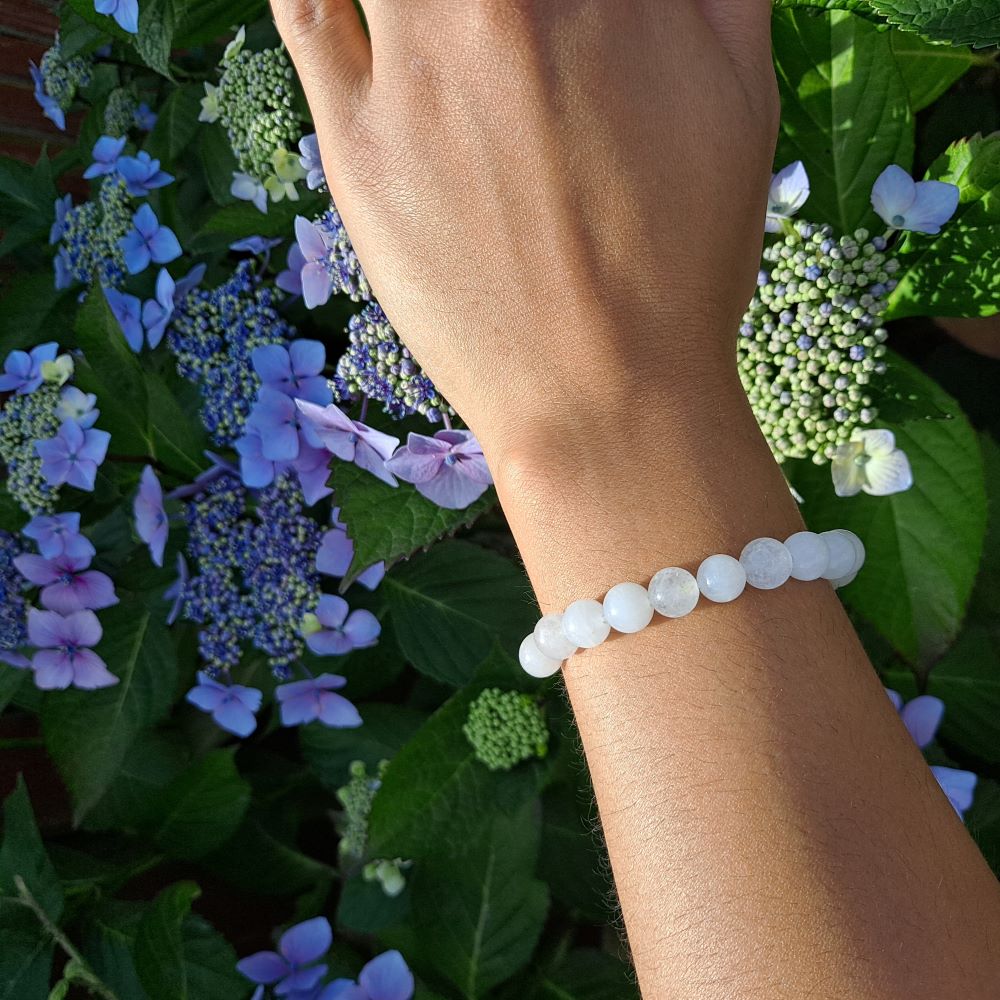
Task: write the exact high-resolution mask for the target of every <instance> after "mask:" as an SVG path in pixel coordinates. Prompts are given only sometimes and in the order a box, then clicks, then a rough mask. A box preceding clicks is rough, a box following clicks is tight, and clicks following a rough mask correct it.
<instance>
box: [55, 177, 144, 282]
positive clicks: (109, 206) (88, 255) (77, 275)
mask: <svg viewBox="0 0 1000 1000" xmlns="http://www.w3.org/2000/svg"><path fill="white" fill-rule="evenodd" d="M132 215H133V212H132V199H131V197H130V196H129V193H128V191H127V190H126V188H125V181H124V180H122V179H121V177H119V176H118V175H117V174H109V175H108V176H107V177H105V178H104V180H103V181H102V182H101V187H100V191H99V193H98V196H97V200H96V201H95V200H91V201H85V202H83V204H81V205H76V206H75V207H73V208H69V209H68V210H67V211H66V214H65V218H64V219H63V222H62V229H61V236H60V244H59V251H58V254H57V256H56V258H55V269H56V287H57V288H66V287H68V286H69V285H71V284H73V282H75V281H78V282H82V283H83V284H85V285H91V284H94V283H97V284H100V285H101V286H103V287H105V288H120V287H121V286H122V284H123V283H124V281H125V258H124V255H123V253H122V248H121V246H120V245H119V244H120V242H121V240H122V239H123V238H124V236H125V234H126V233H128V231H129V229H130V228H131V227H132Z"/></svg>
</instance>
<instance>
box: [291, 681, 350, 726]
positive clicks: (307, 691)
mask: <svg viewBox="0 0 1000 1000" xmlns="http://www.w3.org/2000/svg"><path fill="white" fill-rule="evenodd" d="M346 683H347V680H346V679H345V678H343V677H339V676H338V675H337V674H321V675H320V676H319V677H310V678H309V679H308V680H304V681H293V682H292V683H291V684H282V685H281V686H280V687H278V688H276V689H275V692H274V694H275V697H276V698H277V699H278V701H279V703H280V704H281V724H282V725H283V726H303V725H305V724H306V723H309V722H315V721H316V720H319V721H320V722H322V723H323V725H324V726H330V727H331V728H332V729H354V728H356V727H357V726H360V725H361V716H360V715H358V710H357V709H356V708H355V707H354V706H353V705H352V704H351V703H350V702H349V701H348V700H347V699H346V698H344V697H343V696H342V695H339V694H334V689H335V688H342V687H343V686H344V685H345V684H346Z"/></svg>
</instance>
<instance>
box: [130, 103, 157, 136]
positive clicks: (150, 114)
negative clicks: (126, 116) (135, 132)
mask: <svg viewBox="0 0 1000 1000" xmlns="http://www.w3.org/2000/svg"><path fill="white" fill-rule="evenodd" d="M156 119H157V114H156V112H155V111H154V110H153V109H152V108H151V107H150V106H149V105H148V104H147V103H146V102H145V101H142V102H140V104H139V107H137V108H136V109H135V111H134V112H133V114H132V121H134V122H135V127H136V128H139V129H142V131H143V132H150V131H152V129H153V126H154V125H155V124H156Z"/></svg>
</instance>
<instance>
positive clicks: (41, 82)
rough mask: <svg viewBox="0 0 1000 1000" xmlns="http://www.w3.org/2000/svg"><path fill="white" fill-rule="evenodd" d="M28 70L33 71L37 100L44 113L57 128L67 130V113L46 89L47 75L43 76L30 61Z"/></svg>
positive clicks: (32, 76)
mask: <svg viewBox="0 0 1000 1000" xmlns="http://www.w3.org/2000/svg"><path fill="white" fill-rule="evenodd" d="M28 72H29V73H31V80H32V83H34V85H35V100H36V101H37V102H38V106H39V107H40V108H41V109H42V114H43V115H45V117H46V118H48V120H49V121H50V122H52V124H53V125H55V127H56V128H57V129H59V130H60V131H61V132H65V131H66V113H65V112H64V111H63V109H62V108H61V107H59V102H58V101H57V100H56V99H55V98H54V97H50V96H49V94H48V93H46V90H45V77H44V76H42V71H41V70H40V69H39V68H38V67H37V66H36V65H35V64H34V63H33V62H29V63H28Z"/></svg>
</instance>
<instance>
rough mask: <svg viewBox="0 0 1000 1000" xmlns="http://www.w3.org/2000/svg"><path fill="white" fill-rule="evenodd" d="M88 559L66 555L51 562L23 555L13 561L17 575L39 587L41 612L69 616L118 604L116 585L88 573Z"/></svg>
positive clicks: (94, 571) (103, 575)
mask: <svg viewBox="0 0 1000 1000" xmlns="http://www.w3.org/2000/svg"><path fill="white" fill-rule="evenodd" d="M90 560H91V556H90V555H83V556H74V555H69V554H67V553H65V552H62V553H60V554H59V555H57V556H53V557H52V558H51V559H46V558H45V556H36V555H31V554H30V553H27V552H26V553H24V554H23V555H19V556H18V557H17V558H16V559H15V560H14V565H15V566H16V567H17V569H18V572H19V573H20V574H21V575H22V576H23V577H24V578H25V580H27V581H28V582H29V583H32V584H34V585H35V586H36V587H41V588H42V592H41V593H40V594H39V598H38V599H39V601H40V602H41V605H42V607H43V608H47V609H48V610H49V611H58V612H59V614H61V615H69V614H72V613H73V612H74V611H84V610H88V609H89V610H91V611H99V610H100V609H101V608H110V607H111V606H112V605H113V604H117V603H118V597H117V596H116V595H115V585H114V584H113V583H112V582H111V577H109V576H108V575H107V574H106V573H101V572H99V571H98V570H94V569H90Z"/></svg>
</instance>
